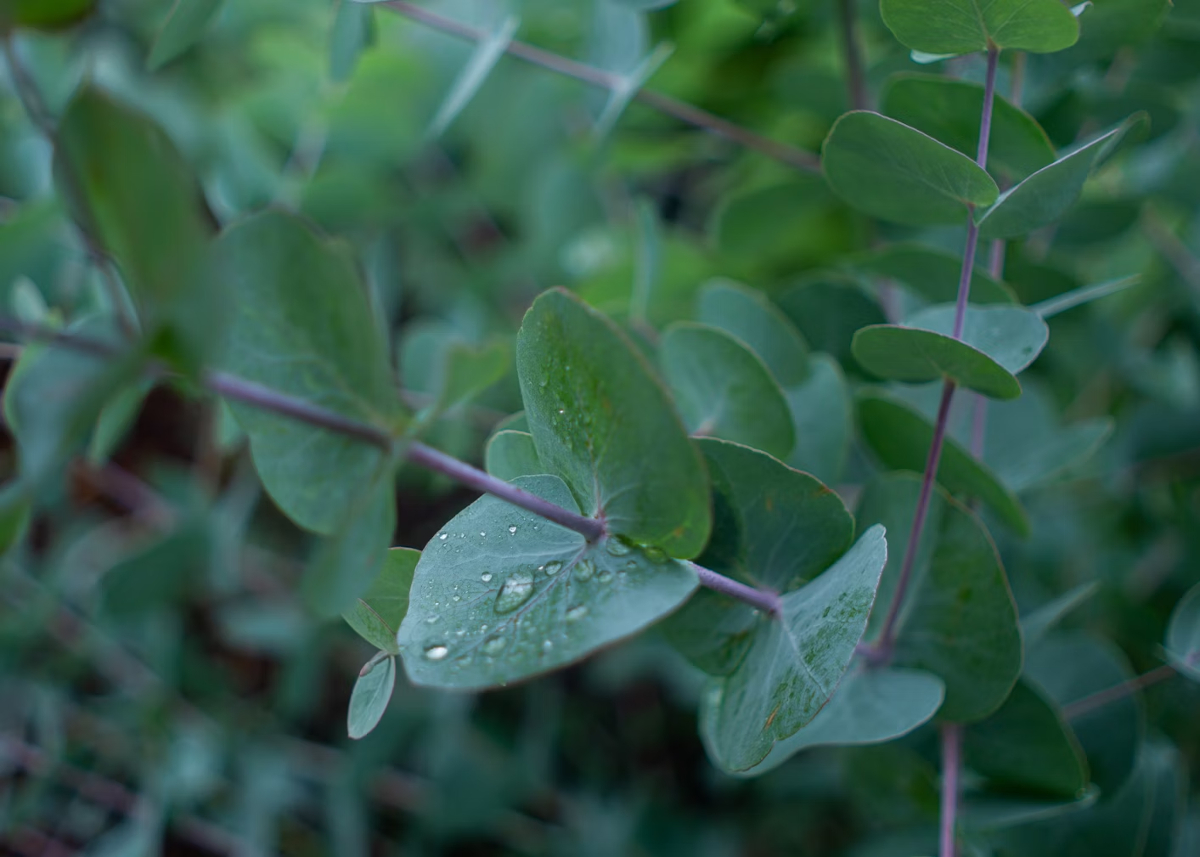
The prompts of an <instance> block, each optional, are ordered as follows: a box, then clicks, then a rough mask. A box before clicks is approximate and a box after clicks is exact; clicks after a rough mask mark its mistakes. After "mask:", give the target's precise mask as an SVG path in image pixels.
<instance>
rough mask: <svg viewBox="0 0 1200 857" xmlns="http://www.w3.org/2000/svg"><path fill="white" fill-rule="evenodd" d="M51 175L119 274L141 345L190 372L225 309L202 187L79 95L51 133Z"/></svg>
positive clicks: (96, 99)
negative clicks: (143, 338)
mask: <svg viewBox="0 0 1200 857" xmlns="http://www.w3.org/2000/svg"><path fill="white" fill-rule="evenodd" d="M54 172H55V177H56V180H57V183H58V186H59V188H60V192H61V194H62V196H63V198H64V199H65V200H66V201H67V203H68V206H69V208H70V209H71V211H72V214H73V216H74V218H75V219H76V220H77V221H78V222H79V224H80V226H81V227H82V228H83V229H84V230H85V231H86V232H87V233H89V234H90V235H92V236H93V237H94V238H95V240H96V241H97V242H98V243H99V244H100V246H101V247H103V248H104V250H105V251H106V252H108V253H109V254H111V255H112V257H113V259H114V260H115V261H116V263H117V265H118V266H119V267H120V269H121V271H122V273H123V274H124V279H125V282H126V284H127V285H128V286H129V290H130V293H131V295H132V297H133V301H134V304H135V305H136V306H137V309H138V314H139V316H140V321H141V325H142V328H143V330H144V332H145V333H146V335H147V337H148V338H149V339H150V341H151V342H153V343H154V344H155V346H156V347H158V348H159V349H160V351H161V352H162V353H163V354H164V356H166V357H168V358H169V359H171V360H174V361H177V362H180V363H181V364H182V365H183V366H184V367H185V368H188V369H190V370H195V369H197V368H198V367H199V366H200V365H202V363H203V362H204V361H205V359H206V358H207V356H208V355H209V354H210V353H211V352H212V351H213V349H214V348H215V346H216V345H217V344H218V343H219V340H220V331H221V328H222V322H223V320H224V317H225V308H226V306H227V303H228V302H227V301H226V300H224V299H223V291H224V290H223V287H222V278H220V277H214V276H210V273H211V272H210V270H209V265H208V250H209V244H210V238H211V236H212V233H213V225H212V223H211V221H210V220H209V215H208V211H207V206H206V204H205V201H204V197H203V195H202V193H201V190H200V185H199V183H198V182H197V181H196V179H195V177H194V176H193V175H192V172H191V169H190V168H189V166H188V164H187V162H186V161H185V160H184V158H183V156H182V155H181V154H180V153H179V152H178V151H177V150H176V148H175V146H174V145H173V144H172V142H171V140H170V138H169V137H168V136H167V134H166V132H164V131H163V130H162V128H160V127H159V126H158V125H157V124H156V123H155V122H154V121H153V120H152V119H150V117H148V116H146V115H144V114H142V113H139V112H137V111H135V110H133V109H131V108H129V107H126V106H125V105H123V104H120V103H118V102H117V101H116V100H114V99H113V98H112V97H110V96H109V95H107V94H105V93H104V92H102V91H101V90H100V89H98V88H96V87H95V86H92V85H87V86H84V87H83V88H82V89H81V90H80V91H79V92H78V93H77V94H76V95H75V97H74V98H73V99H71V103H70V104H69V105H68V106H67V109H66V112H65V113H64V114H63V117H62V120H61V121H60V123H59V130H58V147H57V149H56V150H55V153H54Z"/></svg>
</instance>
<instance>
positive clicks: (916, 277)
mask: <svg viewBox="0 0 1200 857" xmlns="http://www.w3.org/2000/svg"><path fill="white" fill-rule="evenodd" d="M854 265H855V267H857V268H859V269H861V270H864V271H869V272H870V273H872V274H878V275H879V276H882V277H891V278H892V279H894V280H899V281H900V282H901V283H903V284H904V285H906V286H908V287H909V288H910V289H912V290H913V291H914V292H916V293H917V294H918V295H920V296H921V297H923V298H925V300H927V301H929V302H931V303H939V304H940V303H950V302H952V301H954V300H955V299H956V298H957V296H958V280H959V277H960V276H962V256H959V255H955V254H954V253H947V252H945V251H943V250H936V249H934V248H932V247H922V246H921V245H919V244H888V245H886V246H884V247H881V248H880V249H878V250H873V251H871V252H870V253H866V254H864V255H863V256H861V257H859V258H858V259H856V260H855V261H854ZM1016 302H1017V299H1016V296H1015V295H1014V294H1013V293H1012V290H1011V289H1009V287H1008V286H1006V285H1005V284H1004V283H1001V282H999V281H997V280H993V279H992V278H991V277H989V276H988V274H987V272H985V271H983V270H981V269H979V268H976V269H975V270H974V271H972V272H971V303H976V304H1012V303H1016Z"/></svg>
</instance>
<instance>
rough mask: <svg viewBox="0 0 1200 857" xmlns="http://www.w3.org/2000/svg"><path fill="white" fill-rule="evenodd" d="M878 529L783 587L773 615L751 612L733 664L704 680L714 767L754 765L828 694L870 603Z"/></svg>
mask: <svg viewBox="0 0 1200 857" xmlns="http://www.w3.org/2000/svg"><path fill="white" fill-rule="evenodd" d="M883 536H884V531H883V527H874V528H872V529H871V530H869V531H868V532H867V533H865V534H864V535H863V536H862V538H860V539H859V540H858V542H856V543H855V545H854V546H853V547H851V548H850V550H849V551H847V552H846V553H845V555H843V556H842V558H841V559H839V560H838V561H837V562H836V563H834V564H833V565H832V566H831V567H830V568H828V569H827V570H826V571H825V572H823V573H822V574H821V575H820V576H819V577H817V578H816V579H815V580H813V581H812V582H811V583H808V584H806V585H805V586H803V587H801V588H800V589H797V590H794V591H792V592H787V593H785V594H784V595H783V596H782V598H781V600H782V606H781V609H782V614H781V615H780V616H778V617H776V616H759V617H757V625H758V627H757V628H755V629H754V631H753V640H752V642H751V643H750V646H749V649H748V651H747V652H746V655H745V657H744V659H743V660H742V662H741V663H740V664H739V665H738V667H737V669H736V670H735V671H734V672H733V673H732V674H730V675H729V676H726V677H722V678H714V679H712V680H711V683H710V685H709V688H708V691H707V692H706V693H705V695H704V698H703V700H702V703H701V712H700V733H701V737H702V738H703V739H704V744H705V747H706V748H707V750H708V754H709V758H711V759H712V761H713V762H714V763H715V764H716V765H718V766H719V767H720V768H721V769H722V770H724V771H729V772H731V773H732V772H739V771H748V770H749V769H751V768H753V767H754V766H755V765H758V764H759V763H761V762H762V761H763V760H764V759H765V758H767V755H768V754H769V753H770V752H771V749H772V747H774V746H776V744H778V743H779V742H781V741H783V740H784V739H786V738H789V737H791V736H792V735H794V734H795V733H796V731H797V730H799V729H801V728H803V727H804V726H806V725H807V724H808V723H810V722H811V721H812V719H813V718H814V717H816V716H817V713H818V712H819V711H820V710H821V709H822V708H823V707H824V706H825V704H826V703H827V702H828V701H829V699H830V698H831V697H832V696H833V694H834V691H835V690H836V688H837V686H838V683H839V682H840V681H841V680H842V676H843V675H844V674H845V672H846V669H847V668H848V667H849V666H850V659H851V658H852V657H853V655H854V650H855V647H856V646H857V645H858V642H859V640H861V639H862V635H863V632H864V631H865V630H866V627H867V617H868V616H869V615H870V613H871V606H872V604H873V603H874V602H875V590H876V587H877V586H878V585H879V574H880V572H881V571H882V569H883V566H884V564H885V563H886V561H887V553H888V550H887V542H886V541H885V540H884V537H883Z"/></svg>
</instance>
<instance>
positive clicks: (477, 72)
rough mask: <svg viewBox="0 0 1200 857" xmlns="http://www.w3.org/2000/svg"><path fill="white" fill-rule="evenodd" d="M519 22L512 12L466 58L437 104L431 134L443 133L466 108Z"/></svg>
mask: <svg viewBox="0 0 1200 857" xmlns="http://www.w3.org/2000/svg"><path fill="white" fill-rule="evenodd" d="M520 25H521V19H520V18H518V17H516V16H515V15H509V16H508V17H507V18H505V19H504V20H503V21H502V22H501V23H500V26H499V27H497V28H496V29H495V31H494V32H492V33H490V34H489V35H488V37H487V38H486V39H482V40H481V41H479V42H478V43H477V44H476V46H475V51H474V53H472V54H471V59H470V60H468V61H467V64H466V65H465V66H463V69H462V71H461V72H459V75H458V77H457V78H455V80H454V85H453V86H451V87H450V91H449V92H448V93H447V94H446V98H445V100H444V101H442V105H441V107H439V108H438V112H437V115H436V116H434V117H433V122H432V123H431V124H430V126H429V136H430V137H432V138H434V139H436V138H438V137H440V136H442V134H444V133H445V132H446V129H447V128H449V127H450V123H452V122H453V121H454V120H455V118H457V116H458V114H459V113H461V112H462V111H463V108H464V107H466V106H467V105H468V104H470V103H471V99H472V98H474V97H475V95H476V93H478V92H479V90H480V89H481V88H482V87H483V84H484V82H485V81H486V80H487V79H488V77H490V76H491V73H492V69H494V68H495V67H496V63H498V62H499V61H500V58H501V57H503V56H504V52H505V51H507V50H508V46H509V44H511V43H512V40H513V36H515V35H516V34H517V28H518V27H519V26H520Z"/></svg>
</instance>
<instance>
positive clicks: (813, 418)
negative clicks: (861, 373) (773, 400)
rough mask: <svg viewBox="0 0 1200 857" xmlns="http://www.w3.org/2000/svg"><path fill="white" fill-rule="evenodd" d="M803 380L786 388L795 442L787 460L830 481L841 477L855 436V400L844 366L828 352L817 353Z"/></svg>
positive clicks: (834, 482) (785, 395) (790, 463)
mask: <svg viewBox="0 0 1200 857" xmlns="http://www.w3.org/2000/svg"><path fill="white" fill-rule="evenodd" d="M808 366H809V370H808V377H807V378H806V379H805V380H804V382H803V383H801V384H799V385H797V386H795V387H789V388H788V389H786V390H784V391H783V397H784V398H785V399H787V403H788V408H789V409H790V410H791V412H792V423H793V424H794V425H795V426H796V445H795V446H794V447H793V448H792V452H791V454H790V455H788V456H787V458H785V459H784V461H785V462H786V463H787V464H788V465H789V466H791V467H795V468H796V469H797V470H803V471H805V472H806V473H811V474H812V475H813V476H815V477H817V478H818V479H820V480H821V481H822V482H824V483H826V484H827V485H834V484H836V483H837V482H838V480H840V479H841V478H842V471H843V470H844V469H845V467H846V459H847V457H848V456H849V454H850V443H851V441H852V440H853V438H854V401H853V399H852V398H851V395H850V388H849V385H847V383H846V377H845V376H844V375H843V374H842V367H841V366H840V365H839V364H838V362H837V361H836V360H834V359H833V358H832V357H830V356H829V355H828V354H814V355H812V356H811V357H810V359H809V361H808Z"/></svg>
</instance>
